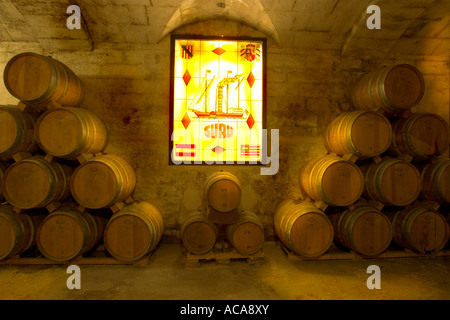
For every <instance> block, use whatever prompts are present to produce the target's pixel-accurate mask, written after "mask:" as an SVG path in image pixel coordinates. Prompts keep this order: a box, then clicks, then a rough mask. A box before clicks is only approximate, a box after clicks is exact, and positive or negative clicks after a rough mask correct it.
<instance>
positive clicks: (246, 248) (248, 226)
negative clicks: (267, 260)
mask: <svg viewBox="0 0 450 320" xmlns="http://www.w3.org/2000/svg"><path fill="white" fill-rule="evenodd" d="M225 232H226V235H227V239H228V241H229V242H230V244H231V245H232V246H233V247H234V248H235V249H236V251H237V252H240V253H242V254H254V253H256V252H258V251H260V250H261V248H262V245H263V243H264V226H263V224H262V222H261V220H260V219H259V218H258V216H257V215H256V214H254V213H253V212H250V211H247V210H240V213H239V218H238V221H237V222H236V223H234V224H231V225H228V226H227V228H226V231H225Z"/></svg>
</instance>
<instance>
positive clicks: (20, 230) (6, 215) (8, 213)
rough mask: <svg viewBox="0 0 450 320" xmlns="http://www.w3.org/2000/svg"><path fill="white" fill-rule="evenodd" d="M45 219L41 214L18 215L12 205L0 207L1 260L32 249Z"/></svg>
mask: <svg viewBox="0 0 450 320" xmlns="http://www.w3.org/2000/svg"><path fill="white" fill-rule="evenodd" d="M43 217H44V216H43V215H40V214H27V213H20V214H17V213H15V212H14V211H13V210H12V207H11V206H10V205H2V206H0V260H4V259H7V258H10V257H12V256H15V255H18V254H21V253H23V252H25V251H28V250H30V249H32V248H33V247H34V246H35V244H36V241H35V240H36V236H35V235H36V230H37V228H38V226H39V224H40V222H41V221H42V219H43Z"/></svg>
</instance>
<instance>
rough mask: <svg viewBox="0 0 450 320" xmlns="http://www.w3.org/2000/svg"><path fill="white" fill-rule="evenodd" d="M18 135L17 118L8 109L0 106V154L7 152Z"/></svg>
mask: <svg viewBox="0 0 450 320" xmlns="http://www.w3.org/2000/svg"><path fill="white" fill-rule="evenodd" d="M20 136H21V135H20V134H19V128H18V126H17V119H16V118H15V117H14V115H13V114H12V113H11V112H9V111H8V109H5V108H0V154H1V153H4V152H5V153H6V152H8V151H9V149H10V148H11V147H12V146H14V144H15V142H16V140H17V139H18V138H20Z"/></svg>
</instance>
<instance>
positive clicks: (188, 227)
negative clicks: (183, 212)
mask: <svg viewBox="0 0 450 320" xmlns="http://www.w3.org/2000/svg"><path fill="white" fill-rule="evenodd" d="M218 233H219V231H218V228H217V226H216V225H215V224H214V223H212V222H211V221H209V220H208V218H207V216H206V214H205V213H204V212H202V211H201V210H197V211H193V212H191V213H190V214H189V215H188V216H187V218H186V219H185V220H184V221H183V224H182V226H181V230H180V236H181V240H182V241H183V245H184V247H185V248H186V249H187V250H188V251H189V252H192V253H194V254H203V253H207V252H209V251H211V250H212V249H213V248H214V245H215V243H216V240H217V237H218Z"/></svg>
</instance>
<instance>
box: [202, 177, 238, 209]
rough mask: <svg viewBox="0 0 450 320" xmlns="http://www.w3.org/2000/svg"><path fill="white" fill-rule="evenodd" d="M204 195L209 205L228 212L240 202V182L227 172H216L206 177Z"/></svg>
mask: <svg viewBox="0 0 450 320" xmlns="http://www.w3.org/2000/svg"><path fill="white" fill-rule="evenodd" d="M205 195H206V200H207V202H208V204H209V205H210V206H211V207H213V208H214V209H216V210H217V211H219V212H228V211H231V210H233V209H235V208H237V207H238V206H239V203H240V202H241V184H240V182H239V180H238V178H237V177H236V176H234V175H233V174H231V173H229V172H216V173H214V174H212V175H210V176H209V177H208V178H207V179H206V183H205Z"/></svg>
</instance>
